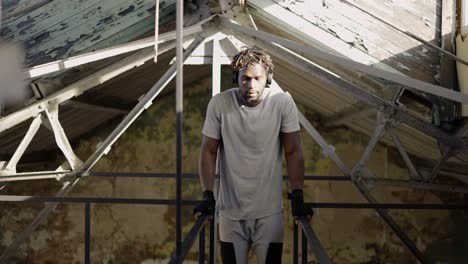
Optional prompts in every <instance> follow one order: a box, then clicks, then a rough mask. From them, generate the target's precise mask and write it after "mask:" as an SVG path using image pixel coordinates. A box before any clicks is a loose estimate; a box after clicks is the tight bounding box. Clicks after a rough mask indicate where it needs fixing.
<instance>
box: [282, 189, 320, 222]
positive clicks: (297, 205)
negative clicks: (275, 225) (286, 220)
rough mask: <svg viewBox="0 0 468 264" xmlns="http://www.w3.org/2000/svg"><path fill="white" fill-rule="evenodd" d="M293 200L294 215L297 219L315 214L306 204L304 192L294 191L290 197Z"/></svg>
mask: <svg viewBox="0 0 468 264" xmlns="http://www.w3.org/2000/svg"><path fill="white" fill-rule="evenodd" d="M288 196H289V199H290V200H291V209H292V215H293V216H294V217H295V216H297V217H301V216H310V217H312V215H313V214H314V211H312V208H310V206H307V205H305V204H304V195H303V192H302V190H300V189H299V190H293V191H292V192H291V193H290V194H289V195H288Z"/></svg>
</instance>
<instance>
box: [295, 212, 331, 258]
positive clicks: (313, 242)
mask: <svg viewBox="0 0 468 264" xmlns="http://www.w3.org/2000/svg"><path fill="white" fill-rule="evenodd" d="M299 222H300V223H301V226H302V230H303V232H302V234H303V235H302V239H303V240H305V241H306V242H307V240H308V241H309V244H310V248H311V249H312V251H313V252H314V254H315V257H316V259H317V261H318V263H320V264H330V263H331V261H330V257H328V254H327V252H326V251H325V249H324V248H323V246H322V243H321V242H320V240H319V239H318V236H317V235H316V234H315V232H314V230H313V229H312V226H311V225H310V223H309V220H308V219H307V218H306V217H301V218H300V219H299ZM304 235H305V237H304ZM305 245H306V246H307V243H306V244H305ZM306 250H307V248H306Z"/></svg>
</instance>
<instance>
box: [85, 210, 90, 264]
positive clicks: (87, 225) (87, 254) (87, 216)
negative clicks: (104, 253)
mask: <svg viewBox="0 0 468 264" xmlns="http://www.w3.org/2000/svg"><path fill="white" fill-rule="evenodd" d="M90 250H91V204H90V203H86V204H85V249H84V251H85V264H90V263H91V254H90Z"/></svg>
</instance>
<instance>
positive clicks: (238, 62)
mask: <svg viewBox="0 0 468 264" xmlns="http://www.w3.org/2000/svg"><path fill="white" fill-rule="evenodd" d="M256 63H259V64H260V65H262V67H263V68H264V69H265V70H266V71H268V70H270V71H272V70H273V67H274V65H273V62H272V60H271V58H270V55H268V53H266V51H265V50H261V49H255V48H249V47H243V48H242V50H241V51H240V52H239V53H238V54H237V55H236V56H234V58H233V59H232V62H231V67H232V69H233V70H234V71H240V70H241V69H243V68H245V67H247V66H249V65H254V64H256Z"/></svg>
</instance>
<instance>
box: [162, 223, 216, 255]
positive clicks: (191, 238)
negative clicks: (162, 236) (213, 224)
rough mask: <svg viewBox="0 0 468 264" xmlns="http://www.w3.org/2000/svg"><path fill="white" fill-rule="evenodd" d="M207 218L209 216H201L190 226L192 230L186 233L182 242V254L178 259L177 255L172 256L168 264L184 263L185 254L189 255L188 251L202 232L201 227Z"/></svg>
mask: <svg viewBox="0 0 468 264" xmlns="http://www.w3.org/2000/svg"><path fill="white" fill-rule="evenodd" d="M208 217H209V215H201V216H200V217H199V218H198V219H197V221H196V222H195V224H194V225H193V226H192V228H191V229H190V231H189V232H188V234H187V237H186V238H185V240H184V241H183V242H182V252H181V255H180V257H177V255H175V254H174V255H172V257H171V261H170V262H169V263H171V264H176V263H177V264H178V263H182V262H184V260H185V257H187V254H188V253H189V251H190V249H191V248H192V246H193V242H195V240H196V239H197V237H198V234H199V233H200V231H201V230H202V228H203V226H205V221H206V220H207V218H208Z"/></svg>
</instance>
